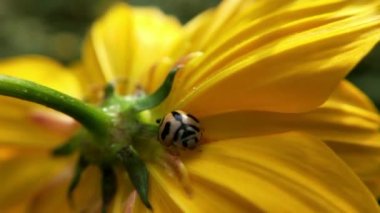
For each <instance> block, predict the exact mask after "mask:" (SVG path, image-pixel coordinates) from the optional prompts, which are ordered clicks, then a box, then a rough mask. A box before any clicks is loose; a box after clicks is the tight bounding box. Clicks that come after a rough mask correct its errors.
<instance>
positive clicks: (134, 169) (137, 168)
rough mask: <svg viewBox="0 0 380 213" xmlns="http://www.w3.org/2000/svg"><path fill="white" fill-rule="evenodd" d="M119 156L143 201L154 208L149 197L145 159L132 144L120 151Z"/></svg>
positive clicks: (150, 207)
mask: <svg viewBox="0 0 380 213" xmlns="http://www.w3.org/2000/svg"><path fill="white" fill-rule="evenodd" d="M118 158H119V160H120V162H121V163H122V165H123V166H124V168H125V169H126V170H127V172H128V175H129V178H130V179H131V182H132V184H133V186H134V187H135V189H136V191H137V193H138V194H139V196H140V199H141V201H142V202H143V203H144V205H145V206H146V207H147V208H148V209H152V206H151V205H150V202H149V199H148V189H149V180H148V178H149V173H148V169H147V168H146V166H145V163H144V161H142V160H141V158H140V157H139V155H138V154H137V152H136V151H135V150H134V149H133V147H132V146H127V147H124V148H123V149H121V150H120V151H119V152H118Z"/></svg>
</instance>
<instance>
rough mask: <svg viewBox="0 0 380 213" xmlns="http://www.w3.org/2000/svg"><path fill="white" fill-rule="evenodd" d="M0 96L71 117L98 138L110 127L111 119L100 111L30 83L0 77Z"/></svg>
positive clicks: (106, 132) (8, 77)
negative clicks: (34, 104)
mask: <svg viewBox="0 0 380 213" xmlns="http://www.w3.org/2000/svg"><path fill="white" fill-rule="evenodd" d="M0 95H5V96H10V97H14V98H19V99H22V100H26V101H31V102H34V103H38V104H41V105H44V106H47V107H49V108H52V109H55V110H57V111H59V112H62V113H64V114H66V115H68V116H71V117H72V118H74V119H75V120H77V121H78V122H79V123H81V124H82V125H83V126H84V127H86V128H87V129H88V130H89V131H90V132H92V133H93V134H95V135H98V136H106V135H107V134H108V128H109V127H110V125H111V118H110V117H109V116H108V115H107V114H106V113H104V112H103V111H102V110H101V109H99V108H96V107H94V106H91V105H88V104H86V103H84V102H82V101H80V100H78V99H76V98H73V97H71V96H68V95H66V94H63V93H61V92H58V91H56V90H53V89H51V88H48V87H45V86H41V85H39V84H36V83H33V82H31V81H27V80H22V79H18V78H14V77H10V76H5V75H0ZM0 107H1V106H0Z"/></svg>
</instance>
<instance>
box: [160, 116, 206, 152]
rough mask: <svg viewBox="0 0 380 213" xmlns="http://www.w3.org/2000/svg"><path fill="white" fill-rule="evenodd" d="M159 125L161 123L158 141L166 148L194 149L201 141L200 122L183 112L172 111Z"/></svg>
mask: <svg viewBox="0 0 380 213" xmlns="http://www.w3.org/2000/svg"><path fill="white" fill-rule="evenodd" d="M157 123H160V125H159V134H158V139H159V141H160V142H161V143H162V144H163V145H165V146H168V147H169V146H172V145H175V146H177V147H181V148H185V149H194V148H195V147H197V145H198V143H199V141H200V139H201V131H200V124H199V120H198V119H197V118H196V117H194V116H193V115H190V114H188V113H185V112H183V111H180V110H175V111H172V112H170V113H168V114H166V115H165V117H164V118H163V119H162V120H161V119H158V120H157Z"/></svg>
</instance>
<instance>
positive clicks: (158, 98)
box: [134, 66, 180, 112]
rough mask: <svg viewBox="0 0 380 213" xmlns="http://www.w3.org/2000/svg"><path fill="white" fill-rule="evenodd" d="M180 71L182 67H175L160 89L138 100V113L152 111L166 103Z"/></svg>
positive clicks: (136, 107)
mask: <svg viewBox="0 0 380 213" xmlns="http://www.w3.org/2000/svg"><path fill="white" fill-rule="evenodd" d="M179 69H180V67H178V66H176V67H174V68H173V69H172V70H171V71H170V72H169V74H168V75H167V76H166V79H165V81H164V82H163V83H162V84H161V86H160V88H158V89H157V90H156V91H155V92H154V93H153V94H151V95H148V96H143V97H140V98H139V99H137V100H136V103H135V105H134V107H135V109H136V111H138V112H141V111H143V110H146V109H151V108H153V107H155V106H157V105H159V104H160V103H161V102H162V101H164V100H165V98H166V97H167V96H168V95H169V93H170V91H171V89H172V86H173V81H174V77H175V75H176V74H177V72H178V70H179Z"/></svg>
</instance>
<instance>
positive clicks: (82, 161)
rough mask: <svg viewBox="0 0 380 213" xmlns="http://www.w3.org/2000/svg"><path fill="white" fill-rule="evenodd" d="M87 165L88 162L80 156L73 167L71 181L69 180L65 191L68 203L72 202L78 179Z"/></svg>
mask: <svg viewBox="0 0 380 213" xmlns="http://www.w3.org/2000/svg"><path fill="white" fill-rule="evenodd" d="M88 165H89V162H88V161H87V160H86V159H85V158H84V157H83V156H80V157H79V159H78V162H77V164H76V167H75V172H74V176H73V179H71V183H70V186H69V190H68V191H67V197H68V198H69V200H70V202H72V195H73V192H74V189H75V188H76V187H77V185H78V183H79V180H80V177H81V175H82V173H83V171H84V170H85V169H86V168H87V166H88Z"/></svg>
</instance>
